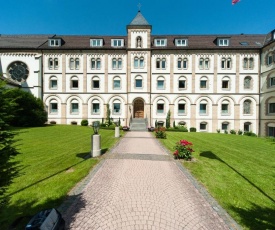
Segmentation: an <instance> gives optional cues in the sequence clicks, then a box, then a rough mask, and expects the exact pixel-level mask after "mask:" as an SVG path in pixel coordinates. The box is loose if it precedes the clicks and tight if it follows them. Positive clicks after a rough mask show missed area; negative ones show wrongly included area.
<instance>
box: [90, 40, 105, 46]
mask: <svg viewBox="0 0 275 230" xmlns="http://www.w3.org/2000/svg"><path fill="white" fill-rule="evenodd" d="M102 44H103V39H90V46H92V47H101V46H102Z"/></svg>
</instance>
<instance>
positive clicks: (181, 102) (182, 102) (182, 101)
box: [178, 100, 186, 116]
mask: <svg viewBox="0 0 275 230" xmlns="http://www.w3.org/2000/svg"><path fill="white" fill-rule="evenodd" d="M180 105H184V110H183V112H180V111H181V110H180V108H179V106H180ZM185 114H186V102H185V101H184V100H180V101H179V102H178V115H179V116H181V115H185Z"/></svg>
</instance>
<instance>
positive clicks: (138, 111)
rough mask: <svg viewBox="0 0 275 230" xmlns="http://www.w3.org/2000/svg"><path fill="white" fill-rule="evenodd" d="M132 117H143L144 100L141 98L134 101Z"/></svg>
mask: <svg viewBox="0 0 275 230" xmlns="http://www.w3.org/2000/svg"><path fill="white" fill-rule="evenodd" d="M134 118H144V102H143V100H141V99H137V100H135V101H134Z"/></svg>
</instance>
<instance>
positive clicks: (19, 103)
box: [6, 89, 48, 127]
mask: <svg viewBox="0 0 275 230" xmlns="http://www.w3.org/2000/svg"><path fill="white" fill-rule="evenodd" d="M6 97H7V99H8V100H10V101H12V100H14V102H15V103H16V105H15V107H14V108H12V109H9V113H10V114H12V115H13V117H12V119H11V120H10V125H11V126H17V127H37V126H43V125H44V124H45V122H46V121H47V120H48V117H47V112H46V111H45V109H44V104H43V101H42V100H41V99H39V98H36V97H35V96H33V95H32V94H31V93H28V92H25V91H23V90H21V89H10V90H8V92H7V93H6Z"/></svg>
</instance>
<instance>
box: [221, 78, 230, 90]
mask: <svg viewBox="0 0 275 230" xmlns="http://www.w3.org/2000/svg"><path fill="white" fill-rule="evenodd" d="M222 89H226V90H229V89H230V78H229V77H223V78H222Z"/></svg>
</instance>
